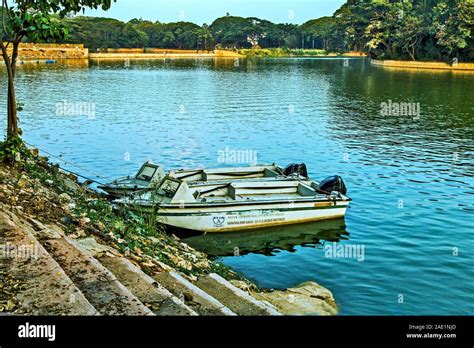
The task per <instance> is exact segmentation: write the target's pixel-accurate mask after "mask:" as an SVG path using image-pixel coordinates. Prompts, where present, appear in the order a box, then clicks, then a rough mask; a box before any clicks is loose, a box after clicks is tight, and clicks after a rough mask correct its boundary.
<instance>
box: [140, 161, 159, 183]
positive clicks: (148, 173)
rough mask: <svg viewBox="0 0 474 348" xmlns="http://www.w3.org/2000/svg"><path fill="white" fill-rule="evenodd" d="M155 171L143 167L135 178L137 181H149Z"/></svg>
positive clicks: (152, 168) (148, 166)
mask: <svg viewBox="0 0 474 348" xmlns="http://www.w3.org/2000/svg"><path fill="white" fill-rule="evenodd" d="M157 170H158V169H157V168H156V167H153V166H150V165H144V166H143V167H142V169H140V171H139V172H138V174H137V176H136V177H135V178H136V179H138V180H145V181H151V179H153V176H155V173H156V171H157Z"/></svg>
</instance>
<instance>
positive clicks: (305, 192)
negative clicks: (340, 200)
mask: <svg viewBox="0 0 474 348" xmlns="http://www.w3.org/2000/svg"><path fill="white" fill-rule="evenodd" d="M316 193H317V192H316V191H315V190H314V189H313V188H312V187H309V186H307V185H304V184H299V185H298V194H299V195H301V196H303V197H308V196H315V195H316Z"/></svg>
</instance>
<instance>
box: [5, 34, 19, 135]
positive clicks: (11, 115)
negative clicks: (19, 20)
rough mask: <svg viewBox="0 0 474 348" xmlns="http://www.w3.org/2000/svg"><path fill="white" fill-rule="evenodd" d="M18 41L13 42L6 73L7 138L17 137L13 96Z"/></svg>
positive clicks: (16, 120)
mask: <svg viewBox="0 0 474 348" xmlns="http://www.w3.org/2000/svg"><path fill="white" fill-rule="evenodd" d="M19 45H20V42H19V41H16V40H15V41H14V42H13V52H12V57H11V60H10V69H8V70H9V73H8V125H7V136H8V138H13V137H16V136H18V135H19V133H20V132H19V128H18V117H17V116H18V115H17V109H16V94H15V84H14V81H15V72H16V62H17V58H18V47H19Z"/></svg>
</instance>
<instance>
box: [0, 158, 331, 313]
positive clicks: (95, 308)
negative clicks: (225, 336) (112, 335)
mask: <svg viewBox="0 0 474 348" xmlns="http://www.w3.org/2000/svg"><path fill="white" fill-rule="evenodd" d="M129 214H130V213H129V212H116V211H115V210H113V209H112V208H111V207H110V204H109V203H108V202H107V201H106V200H105V199H104V198H103V197H101V196H100V195H98V194H97V193H95V192H94V191H92V190H89V189H88V188H86V187H83V186H81V185H80V184H78V183H77V181H76V180H75V177H73V176H71V175H66V174H65V173H64V172H62V171H61V170H60V169H59V168H58V167H56V166H51V165H50V164H49V163H48V162H47V160H46V159H44V158H42V157H39V156H38V154H37V153H35V152H33V156H32V157H31V158H29V159H26V160H24V161H22V162H21V163H19V164H17V165H16V166H15V167H7V166H5V165H2V164H0V314H2V313H3V314H5V313H7V314H14V315H26V314H29V315H69V316H75V315H140V316H153V315H160V316H161V315H169V316H195V315H219V316H234V315H239V316H249V315H252V316H253V315H265V316H267V315H304V314H311V315H335V314H337V312H338V309H337V305H336V303H335V301H334V298H333V296H332V294H331V293H330V292H329V290H327V289H325V288H323V287H322V286H320V285H318V284H316V283H312V282H310V283H305V284H302V285H301V286H299V287H296V288H294V289H288V290H286V291H269V290H266V291H264V290H261V289H257V287H256V286H255V285H254V284H252V283H251V282H249V281H247V280H245V279H243V278H242V277H240V276H239V275H237V274H236V273H234V272H233V271H232V270H230V269H227V268H226V267H225V266H223V265H220V264H216V263H215V262H213V261H211V260H209V259H208V258H207V256H206V255H204V254H203V253H200V252H199V251H197V250H194V249H192V248H191V247H189V246H188V245H186V244H184V243H182V242H181V241H180V240H179V239H178V238H177V237H174V236H169V235H168V234H166V233H165V232H164V231H161V230H160V229H158V230H156V229H153V230H151V229H148V227H147V226H148V225H147V222H146V221H145V220H140V219H141V217H140V216H132V217H130V215H129ZM137 221H138V222H137Z"/></svg>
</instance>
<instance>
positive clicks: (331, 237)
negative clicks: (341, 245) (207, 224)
mask: <svg viewBox="0 0 474 348" xmlns="http://www.w3.org/2000/svg"><path fill="white" fill-rule="evenodd" d="M348 238H349V233H348V232H347V231H346V224H345V222H344V220H343V219H342V220H341V219H338V220H328V221H321V222H314V223H309V224H299V225H290V226H280V227H271V228H265V229H261V230H253V231H245V232H234V233H208V234H205V235H201V236H195V237H190V238H185V239H184V241H185V242H186V243H188V244H189V245H191V246H192V247H194V248H196V249H198V250H200V251H203V252H205V253H206V254H208V255H210V256H233V255H235V256H243V255H246V254H250V253H254V254H262V255H266V256H273V255H275V253H278V252H279V251H283V250H285V251H289V252H295V251H296V249H295V247H297V246H302V247H306V246H308V247H313V248H314V247H318V246H323V245H324V243H325V242H339V241H341V240H347V239H348Z"/></svg>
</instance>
